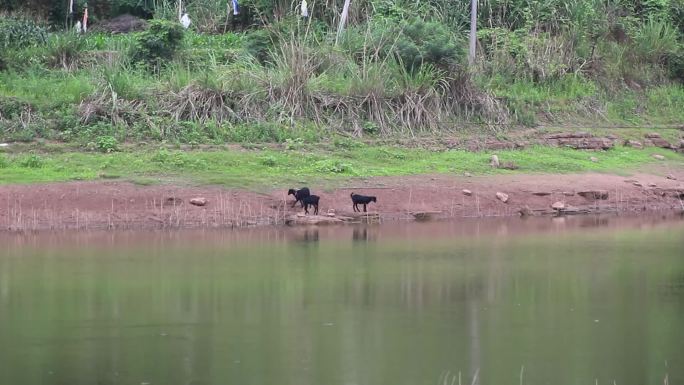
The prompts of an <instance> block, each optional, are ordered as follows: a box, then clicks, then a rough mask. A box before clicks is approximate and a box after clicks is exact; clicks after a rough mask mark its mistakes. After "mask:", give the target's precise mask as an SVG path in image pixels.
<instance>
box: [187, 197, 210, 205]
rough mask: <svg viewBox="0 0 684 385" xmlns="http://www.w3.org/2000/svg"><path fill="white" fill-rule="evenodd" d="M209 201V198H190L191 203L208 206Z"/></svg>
mask: <svg viewBox="0 0 684 385" xmlns="http://www.w3.org/2000/svg"><path fill="white" fill-rule="evenodd" d="M207 203H209V201H208V200H207V198H202V197H197V198H192V199H190V204H191V205H195V206H206V205H207Z"/></svg>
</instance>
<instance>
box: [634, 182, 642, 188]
mask: <svg viewBox="0 0 684 385" xmlns="http://www.w3.org/2000/svg"><path fill="white" fill-rule="evenodd" d="M632 184H633V185H635V186H637V187H644V185H643V184H641V183H640V182H632Z"/></svg>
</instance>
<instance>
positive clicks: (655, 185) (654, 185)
mask: <svg viewBox="0 0 684 385" xmlns="http://www.w3.org/2000/svg"><path fill="white" fill-rule="evenodd" d="M648 187H658V185H657V184H655V183H649V184H648Z"/></svg>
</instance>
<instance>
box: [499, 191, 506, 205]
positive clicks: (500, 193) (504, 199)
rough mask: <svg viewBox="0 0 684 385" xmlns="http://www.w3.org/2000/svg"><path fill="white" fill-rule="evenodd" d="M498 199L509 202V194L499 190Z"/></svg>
mask: <svg viewBox="0 0 684 385" xmlns="http://www.w3.org/2000/svg"><path fill="white" fill-rule="evenodd" d="M496 199H498V200H500V201H501V202H503V203H507V202H508V194H505V193H502V192H497V193H496Z"/></svg>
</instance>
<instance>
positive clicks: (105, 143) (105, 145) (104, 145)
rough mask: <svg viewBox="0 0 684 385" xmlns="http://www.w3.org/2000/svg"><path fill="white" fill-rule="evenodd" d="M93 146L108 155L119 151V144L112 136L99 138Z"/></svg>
mask: <svg viewBox="0 0 684 385" xmlns="http://www.w3.org/2000/svg"><path fill="white" fill-rule="evenodd" d="M95 145H96V146H97V149H98V150H100V151H101V152H105V153H110V152H115V151H119V142H118V141H117V140H116V138H115V137H113V136H100V137H99V138H97V140H96V141H95Z"/></svg>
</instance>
